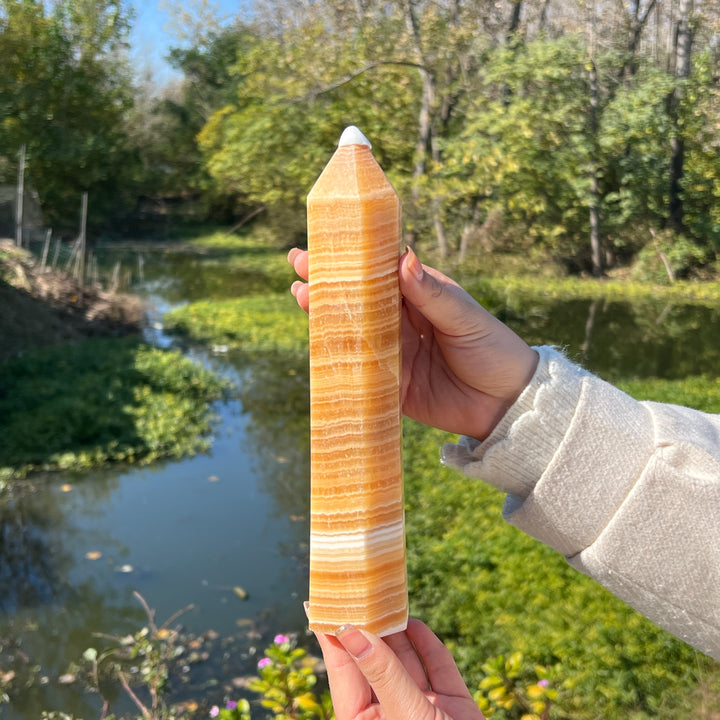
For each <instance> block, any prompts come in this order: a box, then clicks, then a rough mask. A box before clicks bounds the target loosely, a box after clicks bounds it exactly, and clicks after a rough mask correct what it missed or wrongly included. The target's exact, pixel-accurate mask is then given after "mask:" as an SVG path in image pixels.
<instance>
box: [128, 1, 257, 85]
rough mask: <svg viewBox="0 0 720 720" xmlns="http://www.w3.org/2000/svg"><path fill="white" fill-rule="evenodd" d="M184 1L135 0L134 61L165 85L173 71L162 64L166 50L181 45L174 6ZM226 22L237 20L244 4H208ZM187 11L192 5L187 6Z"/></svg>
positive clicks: (132, 35) (132, 36) (217, 2)
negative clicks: (176, 31)
mask: <svg viewBox="0 0 720 720" xmlns="http://www.w3.org/2000/svg"><path fill="white" fill-rule="evenodd" d="M181 2H182V0H179V2H178V0H133V1H132V6H133V7H134V9H135V21H134V27H133V31H132V33H131V35H130V42H131V44H132V53H131V54H132V57H133V59H134V61H135V63H136V65H137V66H138V69H140V70H142V69H143V68H150V69H152V71H153V76H154V77H155V79H156V82H158V83H161V84H162V83H163V82H166V81H167V80H169V79H171V78H172V71H171V68H170V67H168V65H167V63H166V62H165V61H164V60H163V57H164V55H166V53H167V50H168V48H169V47H170V46H172V45H177V44H178V39H177V38H176V37H175V36H174V34H173V30H172V19H173V12H172V6H173V5H174V4H177V5H180V3H181ZM206 4H208V5H209V6H211V7H212V8H213V9H214V10H217V15H218V17H220V18H221V19H223V20H227V19H230V18H233V17H235V16H236V15H237V14H238V12H239V10H240V8H241V7H242V5H243V1H242V0H211V1H210V2H209V3H206ZM184 6H185V8H186V9H190V8H191V7H192V5H191V3H187V4H184Z"/></svg>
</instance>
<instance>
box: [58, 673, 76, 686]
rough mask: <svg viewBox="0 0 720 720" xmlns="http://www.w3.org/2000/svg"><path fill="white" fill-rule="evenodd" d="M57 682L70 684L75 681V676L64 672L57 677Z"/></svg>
mask: <svg viewBox="0 0 720 720" xmlns="http://www.w3.org/2000/svg"><path fill="white" fill-rule="evenodd" d="M58 682H59V683H60V684H61V685H70V684H71V683H74V682H75V676H74V675H73V674H72V673H65V675H61V676H60V677H59V678H58Z"/></svg>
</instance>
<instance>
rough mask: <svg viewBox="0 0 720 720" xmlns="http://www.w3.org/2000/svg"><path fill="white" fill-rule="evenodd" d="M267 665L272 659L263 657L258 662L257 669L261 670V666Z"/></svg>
mask: <svg viewBox="0 0 720 720" xmlns="http://www.w3.org/2000/svg"><path fill="white" fill-rule="evenodd" d="M268 665H272V660H271V659H270V658H268V657H264V658H263V659H262V660H261V661H260V662H259V663H258V670H262V669H263V668H265V667H267V666H268Z"/></svg>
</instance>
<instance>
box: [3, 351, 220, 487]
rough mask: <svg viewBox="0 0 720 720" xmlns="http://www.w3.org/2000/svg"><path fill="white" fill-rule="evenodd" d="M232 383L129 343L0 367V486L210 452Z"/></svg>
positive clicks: (27, 357)
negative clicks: (219, 407)
mask: <svg viewBox="0 0 720 720" xmlns="http://www.w3.org/2000/svg"><path fill="white" fill-rule="evenodd" d="M226 390H227V384H226V383H225V381H223V380H221V379H220V378H218V377H217V376H216V375H214V374H213V373H211V372H210V371H208V370H205V369H204V368H202V367H201V366H200V365H198V364H197V363H194V362H192V361H190V360H188V359H186V358H185V357H183V356H182V355H181V354H180V353H179V352H177V351H167V350H160V349H157V348H153V347H150V346H148V345H145V344H143V343H139V342H137V341H134V340H129V339H105V340H99V339H86V340H83V341H81V342H78V343H75V344H72V345H61V346H54V347H48V348H36V349H34V350H30V351H28V352H26V353H25V354H24V355H23V357H22V358H17V359H14V360H10V361H8V362H6V363H4V364H0V417H1V418H2V423H3V432H2V433H0V481H2V482H7V481H8V480H10V479H17V478H21V477H24V476H25V475H27V473H28V472H31V471H37V470H67V469H74V470H78V469H87V468H90V467H97V466H99V465H103V464H106V463H109V462H134V463H141V464H144V463H149V462H152V461H153V460H157V459H159V458H167V457H180V456H182V455H185V454H192V453H196V452H201V451H203V450H205V449H207V447H208V445H209V442H210V433H211V430H212V414H211V411H210V405H209V404H210V403H211V402H212V401H214V400H216V399H219V398H220V397H221V396H222V394H223V393H224V392H225V391H226Z"/></svg>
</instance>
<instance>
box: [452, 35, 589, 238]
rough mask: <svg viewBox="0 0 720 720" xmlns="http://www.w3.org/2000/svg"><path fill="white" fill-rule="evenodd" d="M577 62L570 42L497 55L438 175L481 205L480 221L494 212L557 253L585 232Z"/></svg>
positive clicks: (584, 104)
mask: <svg viewBox="0 0 720 720" xmlns="http://www.w3.org/2000/svg"><path fill="white" fill-rule="evenodd" d="M584 60H585V58H584V50H583V47H582V45H581V44H580V43H579V42H578V40H577V38H575V37H569V38H563V39H561V40H557V41H536V42H532V43H527V44H526V45H522V46H520V47H515V46H512V47H504V48H501V49H498V50H497V51H496V52H495V53H494V54H493V55H492V56H491V59H490V61H489V62H488V64H487V66H486V67H485V69H484V74H483V80H484V85H483V87H482V89H481V91H480V92H478V93H477V94H476V95H473V96H472V97H470V98H469V106H468V108H467V111H466V121H465V123H464V127H463V129H462V132H460V133H459V134H458V136H457V138H456V139H454V141H453V143H451V144H450V143H449V144H448V149H447V155H448V165H447V167H446V168H445V173H446V174H448V173H452V175H451V176H450V177H453V176H456V175H458V174H459V177H460V182H459V184H458V194H459V195H460V197H461V198H462V197H463V196H467V195H469V194H472V195H476V196H479V197H481V198H483V199H486V201H485V215H486V216H487V214H488V213H489V212H490V210H491V209H493V208H499V209H500V210H501V212H502V214H503V217H504V219H505V222H507V223H509V224H511V225H512V224H518V225H519V226H520V227H522V228H523V229H524V231H525V238H526V241H540V242H543V243H546V244H550V245H551V246H558V244H559V243H561V242H562V241H563V239H564V238H566V237H568V236H569V237H571V238H573V237H574V238H577V237H579V236H581V235H583V234H584V233H585V230H586V227H587V217H586V216H587V207H588V194H587V193H588V183H587V178H586V176H587V167H588V163H589V161H590V151H591V138H590V137H589V135H588V129H587V112H588V96H587V89H586V82H587V81H586V77H585V76H586V71H585V62H584ZM563 249H564V250H567V248H563Z"/></svg>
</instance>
